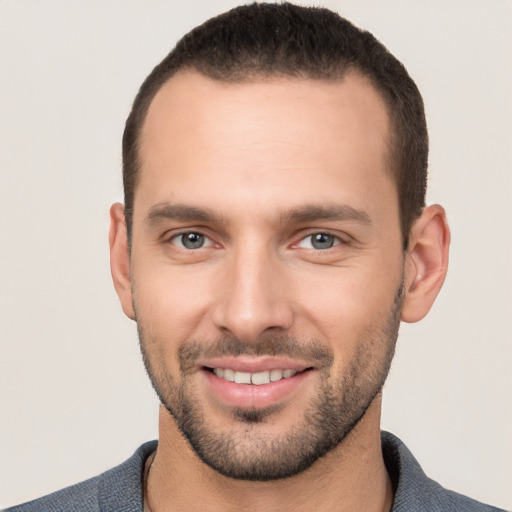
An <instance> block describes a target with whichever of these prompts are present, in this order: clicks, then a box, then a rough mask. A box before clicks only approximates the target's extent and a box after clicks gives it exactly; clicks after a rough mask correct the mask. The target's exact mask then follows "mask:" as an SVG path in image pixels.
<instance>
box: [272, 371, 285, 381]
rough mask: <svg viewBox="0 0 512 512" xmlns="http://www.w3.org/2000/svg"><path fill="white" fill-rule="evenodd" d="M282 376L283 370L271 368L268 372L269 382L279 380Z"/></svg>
mask: <svg viewBox="0 0 512 512" xmlns="http://www.w3.org/2000/svg"><path fill="white" fill-rule="evenodd" d="M282 378H283V370H272V371H271V372H270V382H275V381H276V380H281V379H282Z"/></svg>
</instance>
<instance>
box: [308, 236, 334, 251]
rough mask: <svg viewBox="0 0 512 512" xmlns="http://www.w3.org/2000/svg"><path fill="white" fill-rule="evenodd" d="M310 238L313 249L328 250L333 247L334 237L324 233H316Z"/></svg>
mask: <svg viewBox="0 0 512 512" xmlns="http://www.w3.org/2000/svg"><path fill="white" fill-rule="evenodd" d="M312 238H313V240H312V245H313V247H314V248H315V249H330V248H331V247H332V246H333V245H334V236H332V235H328V234H326V233H317V234H316V235H313V237H312Z"/></svg>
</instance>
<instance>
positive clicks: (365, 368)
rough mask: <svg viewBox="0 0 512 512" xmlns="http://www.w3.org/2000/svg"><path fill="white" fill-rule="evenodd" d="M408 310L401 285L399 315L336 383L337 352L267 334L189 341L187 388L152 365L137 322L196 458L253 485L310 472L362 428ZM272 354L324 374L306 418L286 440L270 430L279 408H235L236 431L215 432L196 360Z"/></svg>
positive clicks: (151, 370) (183, 356)
mask: <svg viewBox="0 0 512 512" xmlns="http://www.w3.org/2000/svg"><path fill="white" fill-rule="evenodd" d="M401 305H402V286H400V288H399V290H398V291H397V294H396V297H395V303H394V307H393V310H392V311H391V313H390V314H389V315H388V318H387V320H386V321H385V322H384V323H383V325H380V326H377V327H373V328H371V329H368V332H367V333H366V334H365V336H364V338H363V339H361V340H359V343H358V344H357V349H356V352H355V355H354V357H353V359H352V361H351V364H350V367H348V368H346V369H345V371H344V374H343V375H340V376H339V378H338V379H337V380H335V381H333V379H332V378H331V377H330V374H331V368H332V365H333V360H334V358H333V355H332V353H331V352H330V351H329V350H328V349H326V348H325V347H324V346H322V345H321V344H319V343H318V342H314V341H307V342H306V341H300V340H297V339H294V338H290V337H273V338H271V337H268V336H267V337H265V338H263V339H261V340H260V341H258V342H256V343H250V344H249V343H244V342H242V341H240V340H237V339H235V338H222V339H220V340H218V341H217V342H215V343H202V342H200V341H190V342H187V343H185V344H184V345H183V346H182V347H181V348H180V349H179V351H178V359H179V362H180V377H181V378H180V383H179V384H178V383H177V382H176V379H175V377H174V376H173V375H171V374H170V373H169V372H168V371H166V369H165V368H164V367H163V366H162V365H160V366H159V364H158V363H157V362H156V361H155V360H153V358H152V354H151V353H150V350H148V344H151V345H153V344H157V343H158V342H157V340H156V339H152V338H150V337H147V336H146V333H145V332H144V328H143V326H142V325H141V322H140V321H139V319H138V330H139V340H140V347H141V352H142V356H143V360H144V364H145V367H146V371H147V372H148V375H149V377H150V379H151V383H152V385H153V388H154V389H155V391H156V393H157V395H158V397H159V399H160V402H161V403H162V404H163V405H164V407H165V408H166V409H167V411H168V412H169V413H170V414H171V415H172V416H173V417H174V420H175V421H176V424H177V426H178V428H179V429H180V431H181V432H182V434H183V435H184V437H185V438H186V439H187V441H188V442H189V444H190V446H191V447H192V449H193V450H194V451H195V453H196V454H197V456H198V457H199V458H200V459H201V460H202V461H203V462H204V463H205V464H207V465H208V466H210V467H211V468H212V469H214V470H216V471H218V472H219V473H221V474H222V475H224V476H227V477H230V478H235V479H240V480H252V481H268V480H276V479H281V478H288V477H291V476H293V475H296V474H298V473H301V472H302V471H304V470H306V469H307V468H309V467H310V466H311V465H312V464H313V463H314V462H316V461H317V460H318V459H319V458H320V457H322V456H324V455H325V454H326V453H328V452H329V451H331V450H332V449H334V448H336V447H337V446H338V445H340V443H342V442H343V441H344V440H345V439H346V437H347V435H348V434H349V433H350V432H351V431H352V430H353V429H354V428H355V427H356V425H357V424H358V423H359V421H360V420H361V418H362V417H363V416H364V414H365V413H366V411H367V410H368V408H369V407H370V405H371V403H372V402H373V400H374V399H375V397H376V396H377V394H378V393H379V392H380V391H381V389H382V386H383V385H384V382H385V380H386V378H387V375H388V373H389V369H390V366H391V361H392V359H393V355H394V351H395V346H396V340H397V337H398V330H399V325H400V311H401ZM241 354H245V355H268V356H276V357H278V356H287V357H292V358H293V357H297V358H300V359H303V360H306V361H313V362H314V366H315V371H317V372H318V377H319V378H318V379H317V382H318V384H317V389H316V393H313V394H312V396H313V397H314V399H312V400H311V401H310V404H309V406H308V407H307V408H306V409H305V410H304V413H303V415H302V418H301V419H299V420H298V421H297V423H296V424H295V425H294V426H293V427H292V428H290V429H289V430H288V431H287V432H286V433H285V434H282V435H280V436H279V437H276V436H272V435H269V434H268V433H265V432H264V428H261V427H264V426H265V423H266V422H267V421H270V419H271V418H272V415H274V414H277V413H278V412H279V410H280V408H281V407H280V406H279V405H277V406H270V407H267V408H263V409H242V408H230V413H231V416H232V427H231V428H230V429H229V430H219V429H217V430H215V429H214V428H212V427H211V425H210V424H209V422H208V417H207V415H206V414H204V408H203V406H202V404H201V398H202V396H201V395H200V394H199V392H198V391H196V389H195V386H194V379H193V376H194V372H195V371H196V370H195V369H196V368H197V366H196V364H195V361H196V360H197V359H198V358H199V357H204V356H205V355H206V356H209V357H214V356H215V357H221V356H226V355H241Z"/></svg>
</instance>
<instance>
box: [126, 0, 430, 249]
mask: <svg viewBox="0 0 512 512" xmlns="http://www.w3.org/2000/svg"><path fill="white" fill-rule="evenodd" d="M182 69H194V70H197V71H198V72H199V73H201V74H203V75H205V76H207V77H210V78H213V79H215V80H220V81H227V82H243V81H250V80H251V79H256V78H258V77H267V76H273V75H277V76H279V75H286V76H292V77H297V78H310V79H319V80H341V79H343V77H344V76H345V74H346V73H347V71H349V70H355V71H358V72H360V73H361V74H363V75H364V76H366V77H367V78H368V79H369V80H370V81H371V83H372V84H373V86H374V87H375V88H376V90H377V91H379V92H380V94H381V95H382V97H383V98H384V100H385V102H386V105H387V108H388V114H389V118H390V122H391V141H390V153H389V166H390V168H391V170H392V173H393V176H394V179H395V182H396V185H397V189H398V198H399V207H400V224H401V230H402V237H403V243H404V249H405V248H406V247H407V242H408V235H409V232H410V229H411V226H412V223H413V222H414V220H415V219H416V218H417V217H418V216H419V215H420V213H421V210H422V208H423V207H424V205H425V192H426V184H427V165H428V133H427V126H426V121H425V112H424V107H423V100H422V97H421V94H420V92H419V91H418V88H417V87H416V84H415V83H414V81H413V80H412V79H411V77H410V76H409V74H408V73H407V71H406V69H405V67H404V66H403V65H402V64H401V63H400V62H399V61H398V60H397V59H396V58H395V57H394V56H393V55H391V53H390V52H389V51H388V50H387V49H386V48H385V47H384V46H383V45H382V44H381V43H380V42H379V41H378V40H377V39H376V38H375V37H374V36H373V35H372V34H370V33H369V32H367V31H363V30H360V29H358V28H357V27H355V26H354V25H352V24H351V23H350V22H349V21H347V20H346V19H344V18H342V17H340V16H339V15H338V14H336V13H334V12H332V11H330V10H328V9H324V8H318V7H300V6H297V5H293V4H289V3H283V4H265V3H254V4H251V5H244V6H240V7H236V8H234V9H232V10H230V11H228V12H226V13H224V14H221V15H219V16H216V17H214V18H212V19H210V20H208V21H206V22H205V23H203V24H202V25H200V26H198V27H196V28H194V29H193V30H191V31H190V32H189V33H188V34H186V35H185V36H184V37H183V38H182V39H181V40H180V41H179V42H178V43H177V45H176V47H175V48H174V49H173V50H172V51H171V52H170V53H169V55H167V57H165V59H164V60H163V61H162V62H161V63H160V64H158V65H157V66H156V67H155V68H154V69H153V71H152V72H151V73H150V74H149V76H148V77H147V78H146V80H145V81H144V83H143V84H142V86H141V88H140V90H139V92H138V94H137V96H136V98H135V101H134V103H133V107H132V110H131V112H130V115H129V116H128V119H127V121H126V127H125V131H124V136H123V183H124V196H125V209H126V210H125V211H126V223H127V229H128V236H129V239H131V228H132V218H133V201H134V194H135V189H136V186H137V182H138V179H139V170H140V167H141V165H140V158H139V140H140V137H139V136H140V132H141V128H142V125H143V123H144V119H145V117H146V114H147V111H148V108H149V105H150V103H151V101H152V100H153V98H154V96H155V94H156V93H157V92H158V90H159V89H160V88H161V87H162V85H163V84H164V83H165V82H167V80H169V79H170V78H171V77H172V76H173V75H174V74H175V73H176V72H177V71H179V70H182Z"/></svg>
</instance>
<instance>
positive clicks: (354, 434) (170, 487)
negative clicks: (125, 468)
mask: <svg viewBox="0 0 512 512" xmlns="http://www.w3.org/2000/svg"><path fill="white" fill-rule="evenodd" d="M379 424H380V395H379V396H377V398H376V399H375V400H374V401H373V402H372V404H371V406H370V408H369V409H368V411H367V412H366V414H365V416H364V417H363V418H362V419H361V421H360V422H359V423H358V425H357V426H356V428H354V429H353V430H352V431H351V432H350V434H349V435H348V436H347V437H346V438H345V439H344V441H343V442H342V443H341V444H340V445H339V446H338V447H337V448H335V449H334V450H332V451H331V452H330V453H328V454H327V455H325V456H324V457H322V458H320V459H319V460H317V461H316V462H315V463H314V464H313V465H312V466H311V467H310V468H309V469H307V470H306V471H304V472H302V473H300V474H298V475H296V476H293V477H291V478H286V479H281V480H275V481H269V482H252V481H243V480H235V479H231V478H227V477H225V476H223V475H221V474H219V473H218V472H216V471H215V470H213V469H211V468H210V467H209V466H207V465H206V464H204V463H203V462H202V461H201V460H200V459H199V458H198V457H197V456H196V454H195V452H194V451H193V450H192V448H191V447H190V445H189V444H188V442H187V441H186V440H185V439H184V438H183V436H182V435H181V432H180V431H179V430H178V429H177V427H176V424H175V422H174V419H173V418H172V416H171V415H170V414H169V413H168V412H167V411H166V410H165V409H164V408H163V407H161V408H160V441H159V444H158V450H157V452H156V455H155V457H154V460H153V461H152V464H151V471H150V473H149V477H148V481H147V497H146V498H147V504H148V508H149V509H150V510H151V512H171V511H177V510H179V511H188V510H200V509H202V510H204V509H205V504H208V506H207V508H208V510H209V511H212V512H216V511H224V512H225V511H233V512H235V511H236V512H238V511H239V510H240V509H242V510H244V511H247V512H251V511H261V510H265V511H279V512H288V511H290V512H291V511H293V512H301V511H306V510H307V511H310V510H315V509H320V510H322V511H326V512H327V511H331V510H332V511H334V510H336V511H337V512H339V511H354V510H365V511H372V512H373V511H375V512H382V511H386V512H387V511H389V510H390V509H391V505H392V501H393V490H392V486H391V481H390V479H389V476H388V474H387V471H386V467H385V465H384V460H383V457H382V450H381V442H380V428H379Z"/></svg>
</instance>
